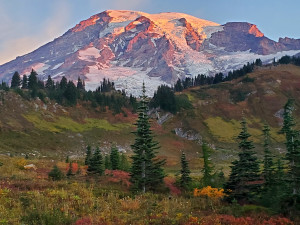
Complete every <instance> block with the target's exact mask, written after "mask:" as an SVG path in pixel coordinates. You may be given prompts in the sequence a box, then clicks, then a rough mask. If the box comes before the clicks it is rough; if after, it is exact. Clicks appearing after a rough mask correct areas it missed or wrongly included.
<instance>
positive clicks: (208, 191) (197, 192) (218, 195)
mask: <svg viewBox="0 0 300 225" xmlns="http://www.w3.org/2000/svg"><path fill="white" fill-rule="evenodd" d="M199 196H203V197H208V198H211V199H222V198H223V197H225V193H224V189H222V188H212V187H211V186H207V187H204V188H201V189H198V188H195V189H194V197H199Z"/></svg>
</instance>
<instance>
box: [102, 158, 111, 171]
mask: <svg viewBox="0 0 300 225" xmlns="http://www.w3.org/2000/svg"><path fill="white" fill-rule="evenodd" d="M104 168H105V169H107V170H111V162H110V158H109V155H105V156H104Z"/></svg>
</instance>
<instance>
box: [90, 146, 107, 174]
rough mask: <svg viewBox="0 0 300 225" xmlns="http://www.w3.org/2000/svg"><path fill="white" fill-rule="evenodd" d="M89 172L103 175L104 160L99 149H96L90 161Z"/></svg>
mask: <svg viewBox="0 0 300 225" xmlns="http://www.w3.org/2000/svg"><path fill="white" fill-rule="evenodd" d="M87 172H88V173H89V174H97V175H102V174H103V158H102V155H101V152H100V149H99V147H97V148H96V151H95V152H94V154H93V157H92V158H91V159H90V162H89V165H88V169H87Z"/></svg>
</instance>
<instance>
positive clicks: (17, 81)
mask: <svg viewBox="0 0 300 225" xmlns="http://www.w3.org/2000/svg"><path fill="white" fill-rule="evenodd" d="M20 85H21V78H20V74H19V73H18V72H17V71H16V72H15V73H14V75H13V76H12V79H11V85H10V87H11V88H19V87H20Z"/></svg>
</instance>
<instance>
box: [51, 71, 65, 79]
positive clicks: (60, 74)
mask: <svg viewBox="0 0 300 225" xmlns="http://www.w3.org/2000/svg"><path fill="white" fill-rule="evenodd" d="M63 75H64V74H63V72H59V73H57V74H55V75H53V76H51V78H52V79H53V78H56V77H60V76H63Z"/></svg>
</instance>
